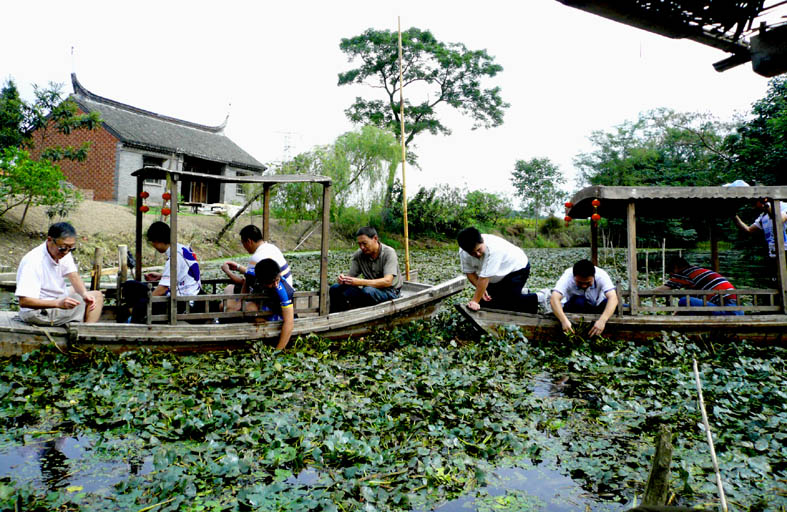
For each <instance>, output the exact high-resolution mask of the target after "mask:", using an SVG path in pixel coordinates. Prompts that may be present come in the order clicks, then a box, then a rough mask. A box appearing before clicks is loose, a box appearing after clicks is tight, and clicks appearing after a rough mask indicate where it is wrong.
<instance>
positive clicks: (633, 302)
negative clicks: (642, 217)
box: [626, 201, 639, 316]
mask: <svg viewBox="0 0 787 512" xmlns="http://www.w3.org/2000/svg"><path fill="white" fill-rule="evenodd" d="M626 225H627V228H628V229H627V241H628V244H627V253H626V254H627V262H628V278H629V293H630V295H629V308H630V311H631V315H632V316H636V314H637V308H638V307H639V295H638V293H637V288H638V285H637V216H636V211H635V209H634V201H629V203H628V209H627V215H626Z"/></svg>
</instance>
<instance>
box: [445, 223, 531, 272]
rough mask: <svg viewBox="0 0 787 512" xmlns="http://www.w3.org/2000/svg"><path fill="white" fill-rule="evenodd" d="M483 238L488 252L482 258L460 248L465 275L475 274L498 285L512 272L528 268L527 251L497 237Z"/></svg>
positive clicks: (482, 236) (460, 257)
mask: <svg viewBox="0 0 787 512" xmlns="http://www.w3.org/2000/svg"><path fill="white" fill-rule="evenodd" d="M481 238H483V240H484V243H485V244H486V252H485V253H484V254H483V256H481V257H480V258H476V257H475V256H471V255H470V254H469V253H468V252H467V251H465V250H464V249H462V248H461V247H460V248H459V263H460V265H461V266H462V273H463V274H472V273H475V274H477V275H478V277H486V278H489V282H490V283H497V282H499V281H500V280H502V279H503V278H504V277H505V276H507V275H508V274H510V273H511V272H516V271H517V270H519V269H522V268H525V267H526V266H527V263H528V260H527V255H526V254H525V251H523V250H522V249H520V248H519V247H517V246H516V245H514V244H512V243H511V242H509V241H508V240H505V239H503V238H500V237H499V236H495V235H481Z"/></svg>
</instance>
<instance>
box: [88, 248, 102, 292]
mask: <svg viewBox="0 0 787 512" xmlns="http://www.w3.org/2000/svg"><path fill="white" fill-rule="evenodd" d="M103 266H104V249H102V248H101V247H96V252H95V253H94V255H93V275H92V276H91V277H90V289H91V290H98V289H100V288H101V267H103Z"/></svg>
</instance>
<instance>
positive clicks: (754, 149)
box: [726, 76, 787, 185]
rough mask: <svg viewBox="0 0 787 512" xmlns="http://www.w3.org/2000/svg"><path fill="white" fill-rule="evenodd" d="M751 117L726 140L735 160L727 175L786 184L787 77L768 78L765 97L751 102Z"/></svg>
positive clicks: (759, 181) (748, 180)
mask: <svg viewBox="0 0 787 512" xmlns="http://www.w3.org/2000/svg"><path fill="white" fill-rule="evenodd" d="M752 114H753V117H752V118H750V119H748V120H746V121H744V122H741V123H740V124H739V125H738V126H737V127H736V130H735V132H734V133H732V134H731V135H730V136H729V137H728V138H727V140H726V148H727V150H728V151H729V152H730V153H732V154H733V155H734V158H735V161H734V165H733V166H732V169H731V172H730V173H729V179H730V180H733V179H738V178H740V179H743V180H745V181H747V182H748V183H750V184H754V183H761V184H763V185H785V184H787V173H785V171H784V170H785V168H787V78H786V77H784V76H781V77H777V78H774V79H773V80H771V81H770V82H769V85H768V92H767V93H766V95H765V97H764V98H762V99H760V100H758V101H757V102H755V103H754V105H753V106H752Z"/></svg>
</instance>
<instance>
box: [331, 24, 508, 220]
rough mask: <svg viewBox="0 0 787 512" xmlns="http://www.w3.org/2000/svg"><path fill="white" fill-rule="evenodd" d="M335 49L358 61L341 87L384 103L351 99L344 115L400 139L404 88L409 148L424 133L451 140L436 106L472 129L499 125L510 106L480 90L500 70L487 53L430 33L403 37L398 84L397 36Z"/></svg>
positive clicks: (495, 91) (372, 35)
mask: <svg viewBox="0 0 787 512" xmlns="http://www.w3.org/2000/svg"><path fill="white" fill-rule="evenodd" d="M339 48H340V49H341V50H342V51H343V52H344V53H345V54H346V55H347V57H348V60H349V61H350V62H354V61H357V60H359V61H360V64H359V65H358V67H355V68H353V69H351V70H349V71H347V72H344V73H340V74H339V85H340V86H341V85H347V84H366V85H369V86H371V87H373V88H376V89H380V90H381V91H382V93H383V94H382V96H383V99H369V100H367V99H364V98H361V97H356V98H355V102H354V103H353V104H352V105H351V106H350V107H349V108H347V109H346V110H345V114H346V115H347V117H348V118H349V119H350V120H351V121H353V122H354V123H359V124H364V125H366V124H371V125H374V126H377V127H379V128H382V129H385V130H388V131H390V132H391V133H393V134H394V135H395V136H396V137H397V140H400V138H401V128H400V123H401V118H400V116H399V111H400V101H399V89H400V88H401V87H404V88H408V90H407V94H406V95H405V101H404V119H405V137H404V143H405V146H407V147H410V143H411V142H412V141H413V139H414V138H415V136H416V135H418V134H419V133H422V132H428V133H431V134H433V135H437V134H443V135H450V133H451V130H450V129H449V128H448V127H447V126H445V125H444V124H443V123H442V122H441V121H440V119H439V117H438V112H437V107H438V106H439V105H440V104H445V105H447V106H449V107H452V108H454V109H456V110H458V111H459V112H460V113H461V114H463V115H467V116H470V117H471V118H472V119H473V129H476V128H480V127H484V128H491V127H494V126H499V125H501V124H502V123H503V111H504V109H505V108H507V107H508V106H509V105H508V103H505V102H503V100H502V98H501V97H500V88H499V87H493V88H484V87H483V86H482V85H481V81H482V80H483V79H484V78H487V77H488V78H492V77H494V76H495V75H497V74H498V73H499V72H500V71H502V70H503V68H502V66H500V65H499V64H495V62H494V57H491V56H489V55H488V54H487V52H486V50H477V51H474V50H468V49H467V48H466V47H465V46H464V45H463V44H461V43H443V42H441V41H438V40H437V39H436V38H435V37H434V36H433V35H432V33H431V32H429V31H428V30H420V29H418V28H410V29H409V30H407V31H406V32H403V33H402V60H403V67H404V69H403V71H402V75H403V79H402V82H401V83H400V81H399V61H398V55H399V51H398V33H397V32H391V31H388V30H374V29H368V30H367V31H366V32H364V33H363V34H361V35H359V36H356V37H352V38H349V39H342V41H341V44H340V45H339ZM416 96H417V99H414V98H416ZM400 143H401V140H400ZM410 157H412V153H410ZM410 157H408V159H409V158H410ZM390 191H391V187H390V184H389V188H388V191H387V195H386V205H389V204H390Z"/></svg>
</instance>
